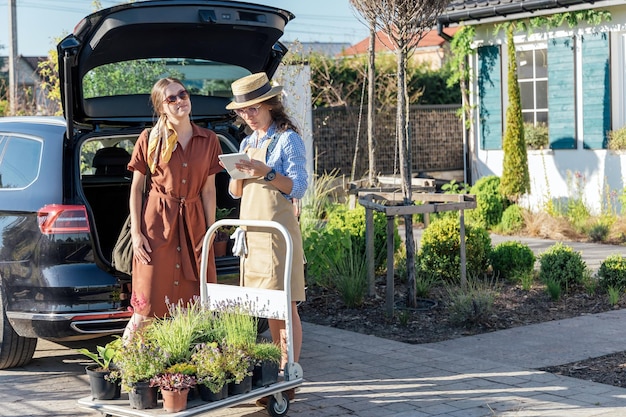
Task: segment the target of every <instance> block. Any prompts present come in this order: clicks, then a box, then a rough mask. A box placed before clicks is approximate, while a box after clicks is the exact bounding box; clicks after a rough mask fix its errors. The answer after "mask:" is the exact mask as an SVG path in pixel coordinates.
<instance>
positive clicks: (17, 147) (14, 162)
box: [0, 135, 43, 190]
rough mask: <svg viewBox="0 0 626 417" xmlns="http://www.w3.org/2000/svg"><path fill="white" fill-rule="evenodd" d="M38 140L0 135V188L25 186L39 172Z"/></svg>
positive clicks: (39, 153) (39, 151)
mask: <svg viewBox="0 0 626 417" xmlns="http://www.w3.org/2000/svg"><path fill="white" fill-rule="evenodd" d="M42 147H43V143H42V142H41V141H40V140H37V139H33V138H26V137H19V136H11V135H0V190H2V189H8V188H11V189H14V188H26V187H28V186H29V185H30V184H32V183H33V181H35V179H36V178H37V175H38V174H39V165H40V163H41V155H42V152H41V151H42Z"/></svg>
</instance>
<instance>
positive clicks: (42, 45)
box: [0, 0, 369, 56]
mask: <svg viewBox="0 0 626 417" xmlns="http://www.w3.org/2000/svg"><path fill="white" fill-rule="evenodd" d="M248 1H249V2H250V3H258V4H265V5H270V6H276V7H280V8H282V9H285V10H288V11H290V12H291V13H293V14H294V15H295V16H296V18H295V19H294V20H292V21H291V22H289V23H288V24H287V26H286V28H285V34H284V35H283V37H282V38H281V41H294V40H296V39H297V40H299V41H300V42H341V43H349V44H354V43H357V42H359V41H361V40H362V39H364V38H366V37H367V36H368V34H369V31H368V29H367V26H366V25H365V24H363V23H362V22H361V21H360V20H359V18H358V17H357V16H356V15H355V12H354V11H353V10H352V8H351V7H350V3H349V1H348V0H248ZM120 3H125V1H119V0H101V4H102V7H110V6H114V5H117V4H120ZM16 4H17V37H18V40H17V53H18V54H20V55H23V56H46V55H47V54H48V51H49V50H51V49H54V48H55V47H56V43H57V40H58V39H61V38H62V37H64V36H65V35H67V34H69V33H71V32H72V30H73V29H74V26H76V24H77V23H78V22H79V21H80V20H81V19H82V18H83V17H84V16H86V15H88V14H90V13H92V12H93V11H94V10H93V6H92V0H16ZM9 36H10V35H9V0H0V46H3V47H4V48H2V49H0V56H6V55H8V53H9V43H10V37H9Z"/></svg>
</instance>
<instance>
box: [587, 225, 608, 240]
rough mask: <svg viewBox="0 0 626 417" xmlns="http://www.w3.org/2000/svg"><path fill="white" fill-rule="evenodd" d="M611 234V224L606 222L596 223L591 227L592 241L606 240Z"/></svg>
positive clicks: (590, 235) (590, 237)
mask: <svg viewBox="0 0 626 417" xmlns="http://www.w3.org/2000/svg"><path fill="white" fill-rule="evenodd" d="M608 236H609V225H608V224H605V223H600V222H599V223H596V224H594V225H593V226H591V228H590V229H589V239H591V241H592V242H604V241H605V240H606V238H607V237H608Z"/></svg>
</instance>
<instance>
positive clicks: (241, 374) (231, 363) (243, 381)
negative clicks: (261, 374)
mask: <svg viewBox="0 0 626 417" xmlns="http://www.w3.org/2000/svg"><path fill="white" fill-rule="evenodd" d="M222 353H223V355H224V367H225V369H226V371H227V377H228V395H237V394H245V393H246V392H250V391H251V390H252V369H253V363H252V358H251V357H250V355H249V353H248V351H246V350H244V349H241V348H238V347H235V346H229V345H225V346H223V347H222Z"/></svg>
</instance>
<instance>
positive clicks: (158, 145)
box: [148, 116, 178, 174]
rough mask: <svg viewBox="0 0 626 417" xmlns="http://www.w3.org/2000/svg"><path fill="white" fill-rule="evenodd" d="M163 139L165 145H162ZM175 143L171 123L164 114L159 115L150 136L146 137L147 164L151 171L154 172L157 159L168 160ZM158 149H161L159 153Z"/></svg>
mask: <svg viewBox="0 0 626 417" xmlns="http://www.w3.org/2000/svg"><path fill="white" fill-rule="evenodd" d="M163 139H165V146H163V142H164V141H163ZM177 144H178V135H177V134H176V131H175V130H174V128H173V127H172V125H171V123H170V122H169V121H168V120H167V118H166V117H165V116H161V117H159V120H158V121H157V123H156V124H155V125H154V128H152V129H151V130H150V136H149V137H148V166H149V167H150V172H151V173H153V174H154V170H155V169H156V167H157V165H158V163H159V159H161V160H162V161H163V162H166V163H167V162H169V160H170V158H171V157H172V152H174V149H176V145H177ZM159 149H160V150H161V152H160V154H159V151H158V150H159Z"/></svg>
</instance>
